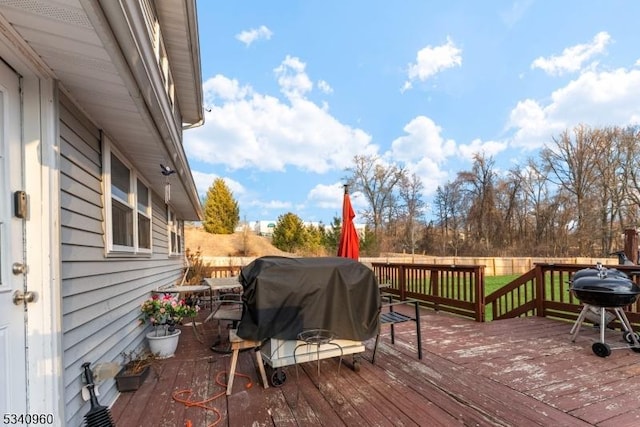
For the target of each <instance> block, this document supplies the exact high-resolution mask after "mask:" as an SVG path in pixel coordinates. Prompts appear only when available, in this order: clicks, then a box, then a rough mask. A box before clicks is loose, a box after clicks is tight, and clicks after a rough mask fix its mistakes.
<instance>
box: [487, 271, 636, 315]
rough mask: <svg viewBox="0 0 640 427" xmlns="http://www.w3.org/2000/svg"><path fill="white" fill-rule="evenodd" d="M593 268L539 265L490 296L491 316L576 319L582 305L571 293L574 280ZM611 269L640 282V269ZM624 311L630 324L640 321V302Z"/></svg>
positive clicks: (489, 308) (488, 296) (488, 300)
mask: <svg viewBox="0 0 640 427" xmlns="http://www.w3.org/2000/svg"><path fill="white" fill-rule="evenodd" d="M593 267H594V266H593V265H583V264H542V263H541V264H536V266H535V267H534V268H533V269H532V270H530V271H529V272H527V273H525V274H523V275H522V276H520V277H518V278H517V279H515V280H513V281H512V282H510V283H508V284H507V285H505V286H503V287H502V288H500V289H498V290H497V291H495V292H493V293H491V294H490V295H487V296H486V298H485V303H486V306H487V310H488V311H490V312H491V316H490V317H491V318H492V319H494V320H498V319H506V318H510V317H520V316H541V317H555V318H559V319H569V320H575V319H576V318H577V315H578V313H579V312H580V310H581V309H582V306H581V303H580V301H579V300H577V299H576V298H575V297H574V296H573V294H572V293H571V292H570V291H569V289H570V286H571V285H570V280H571V277H572V276H573V274H574V273H575V272H576V271H578V270H581V269H584V268H593ZM607 268H616V269H618V270H620V271H623V272H625V273H627V274H629V275H630V277H632V278H633V280H635V281H636V283H640V277H639V275H638V274H637V273H638V271H639V267H638V266H633V265H632V266H627V265H616V266H615V267H613V266H608V267H607ZM634 273H636V274H634ZM624 310H625V313H626V314H627V317H628V318H629V321H630V322H632V323H638V322H640V302H636V303H635V304H632V305H630V306H628V307H625V308H624Z"/></svg>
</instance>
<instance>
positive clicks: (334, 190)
mask: <svg viewBox="0 0 640 427" xmlns="http://www.w3.org/2000/svg"><path fill="white" fill-rule="evenodd" d="M342 185H343V183H340V182H336V183H335V184H332V185H325V184H318V185H316V186H315V187H313V188H312V189H311V191H309V194H308V195H307V200H308V201H310V202H311V203H313V205H314V206H317V207H319V208H321V209H335V210H336V212H339V211H341V210H342V196H343V194H344V188H343V187H342Z"/></svg>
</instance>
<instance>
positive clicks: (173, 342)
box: [140, 294, 199, 359]
mask: <svg viewBox="0 0 640 427" xmlns="http://www.w3.org/2000/svg"><path fill="white" fill-rule="evenodd" d="M198 308H199V307H198V306H197V305H189V304H187V302H186V301H185V300H184V299H179V298H178V296H177V295H175V294H163V295H157V294H154V295H153V296H152V297H151V298H149V299H148V300H146V301H145V302H143V303H142V306H141V308H140V309H141V311H142V318H141V319H140V320H141V321H142V322H143V323H145V322H149V323H150V324H151V325H152V326H153V329H154V330H153V331H151V332H149V333H148V334H147V340H148V342H149V349H150V350H151V353H152V354H153V355H154V356H155V357H157V358H160V359H164V358H167V357H172V356H173V355H174V354H175V351H176V348H177V347H178V339H179V337H180V333H181V331H180V329H177V328H176V325H178V324H180V322H181V321H182V319H184V318H185V317H192V318H193V317H195V316H196V314H197V313H198Z"/></svg>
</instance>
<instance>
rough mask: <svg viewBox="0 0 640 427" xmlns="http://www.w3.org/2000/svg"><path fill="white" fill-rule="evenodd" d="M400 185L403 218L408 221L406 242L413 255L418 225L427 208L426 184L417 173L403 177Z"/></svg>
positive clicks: (405, 235) (405, 234)
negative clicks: (424, 192) (423, 192)
mask: <svg viewBox="0 0 640 427" xmlns="http://www.w3.org/2000/svg"><path fill="white" fill-rule="evenodd" d="M398 184H399V189H398V193H399V198H400V201H401V212H402V216H403V217H404V218H405V219H406V221H405V222H406V226H405V233H404V240H405V241H408V242H409V246H410V247H411V254H412V255H413V254H414V253H415V248H416V225H417V224H416V223H417V222H418V220H419V219H420V218H421V217H422V215H423V210H424V208H425V206H426V204H425V202H424V201H423V200H422V190H423V189H424V184H423V183H422V181H421V180H420V178H419V177H418V175H416V174H415V173H413V174H411V176H410V177H409V176H406V175H403V176H402V178H401V179H400V182H399V183H398Z"/></svg>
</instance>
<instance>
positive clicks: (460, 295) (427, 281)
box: [371, 262, 485, 322]
mask: <svg viewBox="0 0 640 427" xmlns="http://www.w3.org/2000/svg"><path fill="white" fill-rule="evenodd" d="M371 267H372V268H373V272H374V274H375V275H376V277H377V278H378V281H379V282H380V284H381V286H382V287H384V290H385V291H386V292H389V293H391V294H395V295H397V296H398V297H399V298H400V299H407V298H411V299H415V300H418V301H420V302H421V303H422V305H424V306H426V307H430V308H433V309H434V310H442V311H448V312H451V313H455V314H458V315H460V316H465V317H470V318H472V319H475V320H477V321H478V322H483V321H484V312H485V311H484V266H481V265H438V264H396V263H393V264H387V263H375V262H374V263H371Z"/></svg>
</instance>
